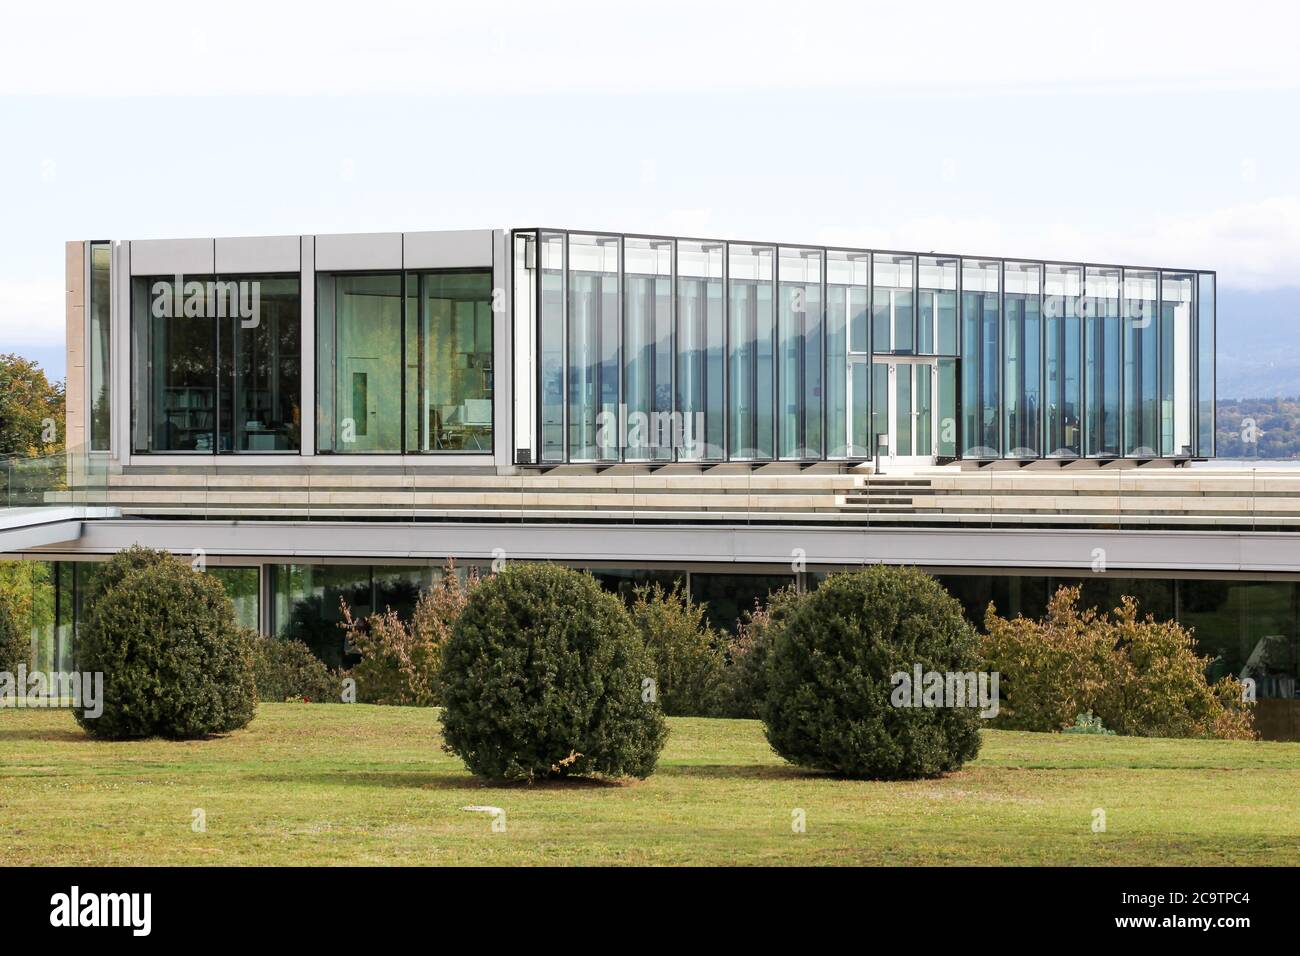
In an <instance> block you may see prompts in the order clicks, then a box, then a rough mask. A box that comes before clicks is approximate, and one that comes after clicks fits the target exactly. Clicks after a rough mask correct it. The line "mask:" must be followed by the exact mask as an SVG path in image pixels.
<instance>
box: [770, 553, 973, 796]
mask: <svg viewBox="0 0 1300 956" xmlns="http://www.w3.org/2000/svg"><path fill="white" fill-rule="evenodd" d="M917 664H920V665H921V668H922V670H923V671H927V672H928V671H935V672H939V673H949V672H961V673H968V672H973V671H976V670H977V669H978V667H979V660H978V658H977V656H976V654H975V633H974V631H973V630H972V628H971V626H970V624H968V623H967V622H966V619H965V618H964V617H963V616H962V610H961V605H960V604H958V603H957V601H955V600H954V599H953V598H952V597H950V596H949V595H948V593H947V592H946V591H945V590H944V589H943V588H942V587H941V586H940V585H939V583H938V582H937V581H935V580H934V579H933V578H932V577H930V576H929V575H927V574H924V573H922V572H920V571H917V570H913V569H910V568H894V567H887V566H884V565H876V566H873V567H871V568H867V569H864V570H862V571H854V572H850V573H845V574H835V575H831V577H829V578H828V579H827V580H826V581H825V582H824V583H823V584H822V585H821V586H820V587H819V588H818V589H817V590H816V591H813V592H812V593H810V594H804V595H800V597H799V598H798V600H796V601H794V602H793V604H792V605H791V606H790V607H789V608H788V609H787V610H786V611H785V612H783V613H782V614H781V615H780V617H779V619H778V620H776V621H774V622H773V624H772V634H771V646H770V648H769V651H768V660H767V668H766V678H767V682H768V686H767V695H766V700H765V702H764V705H763V724H764V728H765V730H766V732H767V739H768V741H769V742H770V743H771V744H772V747H773V748H774V749H775V750H776V752H777V753H779V754H780V755H781V756H782V757H784V758H785V759H786V760H789V761H790V762H791V763H795V764H798V765H800V766H804V767H809V768H814V769H818V770H829V771H832V772H834V773H837V774H840V775H843V776H847V777H865V778H874V779H907V778H916V777H926V776H933V775H936V774H939V773H942V772H944V771H947V770H953V769H956V768H958V767H960V766H961V764H962V762H963V761H965V760H969V759H971V758H972V757H974V756H975V755H976V753H978V752H979V745H980V739H979V730H978V727H979V722H980V718H979V714H978V710H977V709H976V708H972V707H950V706H938V707H933V706H925V707H903V706H895V704H894V702H893V701H892V700H891V697H892V696H893V690H894V685H893V681H892V676H893V675H894V674H896V673H899V672H902V673H907V674H911V673H913V669H914V666H915V665H917Z"/></svg>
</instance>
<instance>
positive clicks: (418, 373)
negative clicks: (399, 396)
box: [406, 271, 493, 453]
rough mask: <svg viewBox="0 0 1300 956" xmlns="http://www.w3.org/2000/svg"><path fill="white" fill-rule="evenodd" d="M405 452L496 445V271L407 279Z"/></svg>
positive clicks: (418, 275)
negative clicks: (494, 393) (494, 335)
mask: <svg viewBox="0 0 1300 956" xmlns="http://www.w3.org/2000/svg"><path fill="white" fill-rule="evenodd" d="M407 293H408V299H407V310H406V450H407V451H408V452H459V453H474V452H479V453H486V452H490V451H491V450H492V385H493V368H492V273H491V272H488V271H464V272H426V273H411V274H408V276H407Z"/></svg>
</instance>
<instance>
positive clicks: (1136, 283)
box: [1123, 269, 1160, 458]
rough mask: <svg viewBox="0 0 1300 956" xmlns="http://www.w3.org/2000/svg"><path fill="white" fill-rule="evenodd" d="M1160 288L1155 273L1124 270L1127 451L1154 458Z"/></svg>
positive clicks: (1156, 447)
mask: <svg viewBox="0 0 1300 956" xmlns="http://www.w3.org/2000/svg"><path fill="white" fill-rule="evenodd" d="M1158 287H1159V278H1158V274H1157V273H1155V272H1147V271H1138V270H1133V269H1126V270H1125V272H1124V352H1123V354H1124V385H1123V388H1124V393H1123V394H1124V454H1125V455H1126V456H1128V457H1130V458H1154V457H1155V456H1156V455H1158V454H1159V449H1160V407H1159V375H1160V343H1159V338H1158V336H1159V328H1160V326H1159V322H1158V315H1159V307H1158V305H1157V302H1156V296H1157V291H1158Z"/></svg>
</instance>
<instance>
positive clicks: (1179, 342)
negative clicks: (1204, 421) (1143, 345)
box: [1160, 272, 1196, 458]
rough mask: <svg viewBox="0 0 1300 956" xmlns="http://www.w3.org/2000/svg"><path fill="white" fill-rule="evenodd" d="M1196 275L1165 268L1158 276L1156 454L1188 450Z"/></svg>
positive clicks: (1185, 454) (1184, 453) (1173, 454)
mask: <svg viewBox="0 0 1300 956" xmlns="http://www.w3.org/2000/svg"><path fill="white" fill-rule="evenodd" d="M1195 290H1196V277H1195V276H1193V275H1191V274H1189V273H1185V272H1184V273H1174V272H1166V273H1164V274H1163V275H1162V276H1161V277H1160V454H1161V455H1163V456H1164V457H1166V458H1174V457H1189V456H1190V455H1191V454H1192V417H1193V414H1194V412H1195V409H1194V408H1193V406H1192V373H1193V371H1194V365H1193V362H1192V341H1193V331H1194V330H1193V326H1192V308H1193V305H1194V301H1195Z"/></svg>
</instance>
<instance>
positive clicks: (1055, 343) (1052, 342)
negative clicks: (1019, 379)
mask: <svg viewBox="0 0 1300 956" xmlns="http://www.w3.org/2000/svg"><path fill="white" fill-rule="evenodd" d="M1082 290H1083V268H1082V267H1081V266H1061V265H1051V264H1049V265H1048V266H1047V270H1046V274H1045V276H1044V279H1043V337H1044V340H1045V342H1044V358H1045V365H1046V369H1045V372H1046V376H1045V388H1046V390H1047V391H1046V394H1045V395H1044V398H1043V410H1044V415H1045V417H1046V425H1047V444H1046V446H1045V450H1046V452H1047V454H1048V455H1049V456H1050V457H1053V458H1078V457H1080V456H1081V455H1082V454H1083V443H1082V438H1083V427H1082V418H1081V412H1082V410H1083V394H1082V387H1083V378H1082V366H1081V353H1082V344H1083V326H1082V323H1081V320H1080V318H1079V300H1080V297H1081V295H1082Z"/></svg>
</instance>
